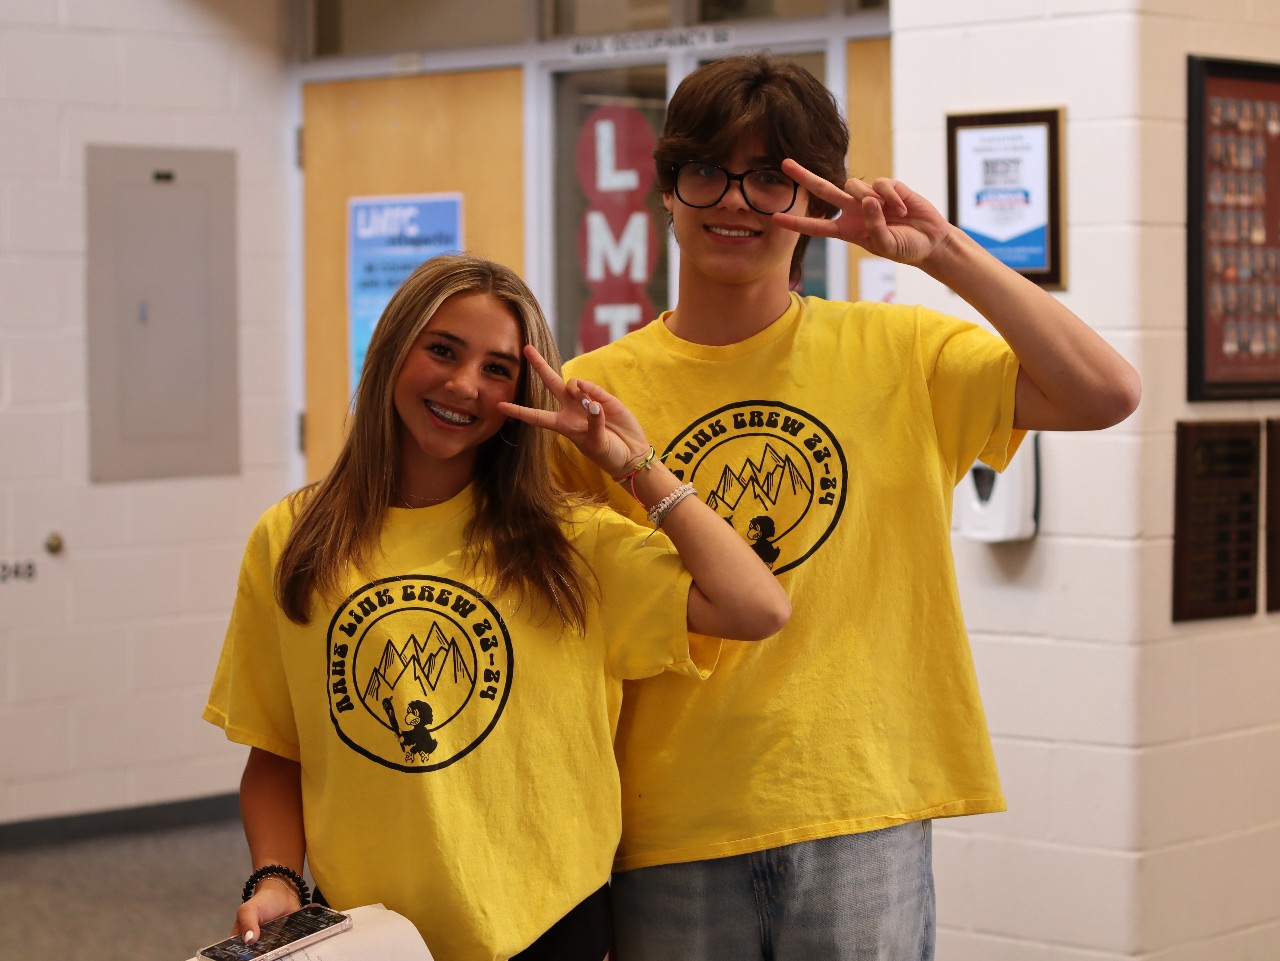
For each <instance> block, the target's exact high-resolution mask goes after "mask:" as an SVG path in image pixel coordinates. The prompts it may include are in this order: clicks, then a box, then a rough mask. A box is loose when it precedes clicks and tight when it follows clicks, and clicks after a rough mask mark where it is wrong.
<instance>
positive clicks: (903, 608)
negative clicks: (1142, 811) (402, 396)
mask: <svg viewBox="0 0 1280 961" xmlns="http://www.w3.org/2000/svg"><path fill="white" fill-rule="evenodd" d="M847 153H848V131H847V128H846V126H845V124H844V122H843V120H842V118H841V117H840V113H839V108H838V106H837V105H836V103H835V101H834V99H833V98H832V96H831V95H830V93H829V92H828V91H827V90H826V88H825V87H823V85H822V84H821V83H820V82H819V81H818V80H817V79H816V78H814V77H813V76H812V75H811V74H809V73H808V72H806V71H805V70H803V69H802V68H800V67H797V66H795V65H793V64H790V63H788V62H785V61H783V60H779V59H775V58H773V57H771V56H769V55H766V54H760V55H750V56H734V57H729V58H726V59H724V60H720V61H717V62H715V63H712V64H709V65H707V66H704V67H701V68H699V69H698V70H696V71H695V72H694V73H692V74H690V75H689V76H688V77H687V78H686V79H685V80H684V81H683V82H682V83H681V84H680V86H679V88H678V89H677V91H676V93H675V95H674V97H673V98H672V100H671V103H670V105H669V107H668V112H667V119H666V125H665V129H664V131H663V134H662V136H661V137H660V139H659V141H658V145H657V148H656V150H655V151H654V156H655V161H656V167H657V176H658V183H659V187H660V189H661V191H662V196H663V199H664V202H665V204H666V208H667V210H668V211H669V212H670V215H671V225H672V229H673V230H674V232H675V237H676V240H677V242H678V243H679V245H680V273H679V296H678V300H677V304H676V306H675V308H674V309H673V310H670V311H668V312H666V313H664V314H662V316H660V317H659V318H658V319H657V320H656V321H654V322H653V323H650V324H649V325H647V326H646V327H644V328H643V329H641V330H638V331H636V332H634V333H632V334H629V335H628V336H626V337H623V338H622V339H621V340H619V341H617V342H615V343H613V344H610V345H608V346H606V347H603V348H601V349H599V350H596V351H594V352H592V353H589V354H586V355H584V356H582V357H579V358H576V359H575V360H573V361H571V362H570V363H569V364H568V365H567V366H566V375H567V376H576V377H580V378H583V379H585V380H587V381H591V382H594V383H596V384H599V385H600V386H602V387H604V388H605V389H606V390H608V391H610V392H612V393H614V394H615V395H617V396H618V397H620V398H621V399H622V400H623V401H624V402H625V403H627V404H628V405H629V406H630V407H631V409H632V410H633V411H634V412H635V414H636V416H637V417H638V418H639V419H640V421H641V422H642V423H643V424H644V428H645V431H646V432H647V433H648V436H649V437H650V438H651V439H652V440H653V441H654V443H655V444H657V445H658V446H657V448H656V450H657V456H658V457H660V458H661V459H662V460H663V462H664V463H666V464H667V466H669V467H671V468H672V469H673V470H675V471H677V473H679V474H680V476H682V477H683V478H685V479H686V480H688V481H691V482H692V483H693V484H694V485H695V487H696V488H697V490H698V492H699V496H701V497H702V498H703V499H704V500H706V501H707V503H709V504H711V505H712V506H713V507H715V509H716V510H717V511H719V512H720V514H721V516H722V517H723V518H724V519H725V521H726V522H727V523H729V524H731V525H733V527H734V528H735V529H736V530H737V531H739V532H740V533H741V534H742V536H743V537H746V538H747V539H748V540H750V541H751V542H752V544H753V546H755V548H756V550H757V551H758V552H759V553H760V555H761V556H762V557H764V558H765V559H766V561H767V562H768V563H770V565H771V567H772V569H773V571H774V573H775V575H776V576H777V577H778V579H779V580H780V581H781V583H782V584H783V586H784V587H786V589H787V592H788V594H789V595H790V597H791V600H792V604H793V606H794V615H793V617H792V620H791V622H790V624H789V625H788V626H787V627H786V628H785V629H784V630H783V631H782V633H781V634H780V635H778V636H777V637H776V638H773V639H771V640H769V641H768V642H766V643H764V644H759V645H741V646H739V647H735V648H734V649H733V650H729V649H728V648H726V650H725V652H724V654H723V655H722V663H721V664H720V666H719V667H718V669H717V670H716V672H715V674H714V675H713V676H712V678H711V680H710V681H708V682H705V683H703V684H692V683H688V682H686V681H685V680H683V679H681V678H678V677H674V676H665V675H664V676H661V677H655V678H651V679H647V680H644V681H639V682H636V683H632V684H629V685H628V687H627V691H626V695H625V697H624V699H623V709H622V721H621V726H620V728H619V731H618V737H617V742H616V747H617V754H618V760H619V765H620V767H621V770H622V777H623V820H624V828H623V840H622V845H621V848H620V849H619V852H618V856H617V859H616V863H615V872H616V873H615V875H614V880H613V885H612V890H613V894H614V910H615V915H616V922H617V955H618V959H619V961H673V959H682V961H712V959H715V961H724V959H740V958H776V959H804V961H828V959H832V961H835V959H839V961H850V959H857V961H868V959H877V961H907V959H910V961H918V959H929V958H932V957H933V941H934V897H933V875H932V865H931V859H930V823H931V819H932V818H937V817H949V816H953V815H962V814H979V813H983V812H990V811H1000V810H1003V809H1004V807H1005V801H1004V798H1003V796H1002V794H1001V791H1000V785H999V781H998V779H997V776H996V770H995V763H994V759H993V755H992V750H991V744H990V738H989V735H988V732H987V727H986V721H985V718H984V715H983V710H982V704H981V702H980V700H979V694H978V687H977V682H976V678H975V672H974V667H973V663H972V656H971V653H970V650H969V645H968V639H967V636H966V633H965V629H964V624H963V622H962V618H961V610H960V603H959V598H958V591H957V585H956V579H955V572H954V564H953V559H952V554H951V542H950V527H951V499H952V491H953V489H954V488H955V486H956V484H957V483H958V482H959V481H960V480H961V479H962V478H963V477H964V476H965V474H966V472H967V471H968V469H969V467H970V466H971V465H972V463H973V462H974V461H975V460H976V459H981V460H983V461H984V462H986V463H987V464H989V465H991V466H992V467H994V468H996V469H997V470H999V469H1002V468H1003V467H1004V466H1005V465H1006V464H1007V463H1008V462H1009V459H1010V458H1011V457H1012V456H1013V454H1014V452H1015V451H1016V449H1017V447H1018V444H1019V443H1020V441H1021V440H1022V437H1023V434H1024V431H1026V430H1029V429H1039V430H1095V429H1099V428H1104V427H1107V426H1110V425H1112V424H1115V423H1117V422H1119V421H1121V420H1123V419H1124V418H1125V417H1127V416H1128V415H1129V414H1130V413H1131V412H1132V411H1133V410H1134V408H1135V407H1136V406H1137V403H1138V397H1139V392H1140V387H1139V382H1138V377H1137V374H1136V373H1135V371H1134V370H1133V369H1132V368H1131V367H1130V366H1129V364H1127V363H1126V362H1125V361H1124V360H1123V359H1122V358H1121V357H1120V356H1119V355H1118V354H1117V353H1116V352H1115V351H1114V350H1112V349H1111V347H1109V346H1108V345H1107V344H1106V343H1105V342H1104V341H1103V340H1102V339H1101V338H1100V337H1098V336H1097V335H1096V334H1095V333H1094V332H1093V331H1092V330H1091V329H1090V328H1089V327H1088V326H1086V325H1085V324H1084V323H1083V322H1082V321H1081V320H1080V319H1079V318H1078V317H1076V316H1075V315H1074V314H1073V313H1071V311H1069V310H1067V309H1066V308H1065V307H1064V306H1063V305H1062V304H1061V303H1059V302H1058V301H1057V300H1056V299H1054V298H1053V297H1051V296H1050V295H1049V294H1047V293H1046V292H1045V291H1044V290H1042V289H1041V288H1039V287H1037V286H1036V285H1035V284H1033V283H1031V282H1030V281H1028V280H1026V279H1025V278H1023V277H1022V276H1020V275H1019V274H1018V273H1016V272H1015V271H1013V270H1011V269H1010V268H1008V267H1006V266H1005V265H1003V264H1001V263H1000V262H999V261H997V260H996V259H995V258H994V257H992V256H991V255H989V254H988V253H987V252H985V251H984V250H983V249H982V248H981V247H979V246H978V245H977V244H976V243H974V242H973V241H972V240H971V239H969V238H968V237H967V236H966V235H965V234H964V233H963V232H962V231H960V230H959V229H957V228H956V227H954V226H952V225H950V224H949V223H947V221H946V219H945V218H944V217H942V216H941V215H940V214H939V213H938V211H937V210H936V209H935V208H934V207H933V206H932V205H931V204H930V203H929V202H928V201H927V200H925V199H924V198H923V197H921V196H920V195H919V194H917V193H915V192H914V191H912V190H911V189H910V188H909V187H907V186H906V185H905V184H902V183H900V182H898V181H894V180H888V179H880V180H875V181H874V182H871V183H865V182H863V181H862V180H859V179H856V178H855V179H852V180H846V172H845V158H846V156H847ZM806 234H809V235H814V236H824V237H832V238H838V239H840V240H844V241H847V242H849V243H855V244H858V245H859V246H861V247H863V248H864V249H866V250H867V251H869V252H870V253H872V254H874V255H876V256H880V257H888V258H891V259H893V260H895V261H897V262H899V263H902V264H910V265H912V266H915V267H917V268H919V269H921V270H923V271H924V272H925V273H927V274H928V275H929V276H931V277H933V278H935V279H936V280H938V281H940V282H942V283H943V284H945V285H946V286H947V287H949V288H950V289H951V290H952V291H954V292H955V293H957V294H958V295H959V296H961V297H962V298H963V299H964V300H965V301H967V302H968V303H969V304H970V305H972V306H973V307H974V308H975V309H976V310H977V311H978V312H979V313H980V314H981V315H982V316H983V317H985V318H986V319H987V320H988V321H989V322H990V323H991V325H992V326H993V327H994V328H995V329H996V330H997V331H998V332H999V334H1000V335H1001V336H1000V337H995V336H992V335H991V334H990V333H989V332H987V331H986V330H985V329H984V328H982V327H979V326H977V325H974V324H970V323H967V322H963V321H960V320H957V319H955V318H951V317H947V316H944V315H942V314H939V313H936V312H934V311H931V310H927V309H924V308H921V307H907V306H895V305H887V304H870V303H856V304H850V303H834V302H827V301H823V300H819V299H816V298H801V297H800V296H798V295H797V294H795V293H794V292H793V288H794V287H795V286H796V282H797V281H798V280H799V276H800V274H799V271H800V263H801V258H802V256H803V252H804V247H805V245H806V243H807V239H808V238H807V237H806V236H805V235H806ZM588 468H589V465H586V464H584V463H582V462H580V461H579V462H576V463H574V464H571V465H569V467H568V470H569V473H571V474H572V475H573V478H574V482H575V483H578V484H580V485H582V486H586V487H589V488H595V489H599V490H604V491H607V492H608V494H609V496H610V497H611V498H612V500H613V502H614V504H616V505H617V508H618V509H619V510H622V511H626V512H628V513H631V514H633V515H634V516H637V517H638V518H641V519H642V512H641V511H638V510H637V509H636V508H635V506H634V505H635V501H634V498H632V497H631V496H630V494H629V493H628V492H626V491H624V490H622V489H621V488H622V485H619V484H616V483H612V482H611V481H610V479H609V478H605V477H603V476H601V474H600V473H599V471H598V470H594V469H588Z"/></svg>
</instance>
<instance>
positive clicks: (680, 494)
mask: <svg viewBox="0 0 1280 961" xmlns="http://www.w3.org/2000/svg"><path fill="white" fill-rule="evenodd" d="M696 493H698V492H697V491H696V490H695V489H694V487H693V485H692V484H681V485H680V486H679V487H677V488H676V489H675V490H673V491H672V492H671V493H669V494H668V495H667V496H666V497H664V498H662V500H660V501H658V503H656V504H654V505H653V507H652V508H650V510H649V523H651V524H652V525H653V526H654V527H655V528H657V527H661V526H662V522H663V521H664V520H666V518H667V515H668V514H670V513H671V509H672V508H673V507H675V506H676V505H677V504H679V503H680V502H681V501H682V500H684V499H685V498H686V497H688V496H689V495H690V494H696Z"/></svg>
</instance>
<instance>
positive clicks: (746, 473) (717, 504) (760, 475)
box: [707, 444, 813, 516]
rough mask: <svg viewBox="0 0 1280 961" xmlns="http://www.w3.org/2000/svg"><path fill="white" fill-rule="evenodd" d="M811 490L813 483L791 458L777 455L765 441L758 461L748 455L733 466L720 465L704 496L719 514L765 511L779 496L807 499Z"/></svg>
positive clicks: (771, 507)
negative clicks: (739, 464) (718, 471)
mask: <svg viewBox="0 0 1280 961" xmlns="http://www.w3.org/2000/svg"><path fill="white" fill-rule="evenodd" d="M812 494H813V486H812V485H811V484H810V483H809V481H808V479H807V478H806V476H805V472H804V471H803V470H801V469H800V468H798V467H797V466H796V463H795V461H793V460H792V459H791V457H790V456H786V457H783V456H782V455H780V454H779V453H778V451H777V449H776V448H774V446H773V445H772V444H765V447H764V453H763V454H762V455H761V458H760V463H759V464H757V463H756V462H755V461H753V460H752V459H751V458H750V457H748V458H747V459H746V461H745V462H744V463H743V465H742V467H740V468H738V469H737V470H734V469H733V468H732V467H730V466H729V465H728V464H726V465H725V466H724V469H723V470H721V472H720V479H719V481H718V482H717V484H716V487H715V490H713V491H712V492H711V494H710V496H708V497H707V506H708V507H710V508H712V509H713V510H715V511H716V513H718V514H720V515H721V516H731V515H734V514H738V513H744V514H749V515H755V514H767V513H770V512H772V510H773V509H774V508H775V507H777V505H778V500H779V498H781V497H786V498H788V499H790V498H799V499H801V501H802V502H807V501H808V499H809V498H810V497H811V496H812Z"/></svg>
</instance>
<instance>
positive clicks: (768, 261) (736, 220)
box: [663, 138, 809, 288]
mask: <svg viewBox="0 0 1280 961" xmlns="http://www.w3.org/2000/svg"><path fill="white" fill-rule="evenodd" d="M698 159H709V158H698ZM781 160H782V158H781V157H772V156H767V155H766V154H765V152H764V148H763V145H762V143H761V141H760V139H759V138H750V139H749V140H746V141H744V142H743V143H742V144H740V145H739V146H738V148H737V149H736V150H734V152H733V154H732V156H730V157H728V158H726V159H725V160H724V161H723V162H722V165H723V166H724V168H725V169H726V170H728V171H729V172H730V173H741V172H742V171H744V170H748V169H751V168H761V167H776V166H777V165H778V164H779V163H780V162H781ZM663 203H664V204H665V205H666V208H667V210H668V211H670V213H671V216H672V222H673V224H674V227H675V233H676V240H677V241H678V242H679V244H680V270H681V275H682V279H683V278H685V276H686V271H687V272H688V274H687V276H688V278H689V279H692V278H693V277H699V278H701V279H705V280H709V281H712V282H715V283H722V284H734V285H737V284H750V283H757V282H764V283H766V284H767V285H769V286H773V285H776V284H781V285H782V286H783V287H784V288H785V287H786V286H787V285H788V284H789V281H790V274H791V255H792V253H793V252H794V251H795V247H796V243H797V242H798V241H799V239H800V235H799V234H796V233H794V232H793V231H790V230H783V229H782V228H781V227H775V226H774V225H773V222H772V219H771V218H770V217H769V216H768V215H766V214H761V213H757V212H756V211H755V210H753V209H751V207H750V205H748V204H747V201H746V199H745V198H744V197H743V196H742V188H741V185H740V184H739V183H737V182H734V183H732V184H730V186H729V189H728V191H727V192H726V193H725V195H724V196H723V197H721V198H720V201H719V203H717V204H715V205H714V206H711V207H702V208H699V207H690V206H688V205H687V204H685V203H682V202H681V201H680V199H679V198H678V197H676V195H675V193H674V192H668V193H664V194H663ZM808 204H809V195H808V193H807V192H806V191H805V190H804V188H803V187H802V188H800V190H799V192H798V193H797V195H796V201H795V205H794V206H793V208H792V209H793V210H805V209H807V207H808Z"/></svg>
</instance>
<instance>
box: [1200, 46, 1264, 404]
mask: <svg viewBox="0 0 1280 961" xmlns="http://www.w3.org/2000/svg"><path fill="white" fill-rule="evenodd" d="M1266 397H1280V64H1269V63H1255V62H1249V61H1241V60H1222V59H1213V58H1208V57H1194V56H1193V57H1188V58H1187V399H1188V400H1190V401H1202V400H1249V399H1255V398H1266Z"/></svg>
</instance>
